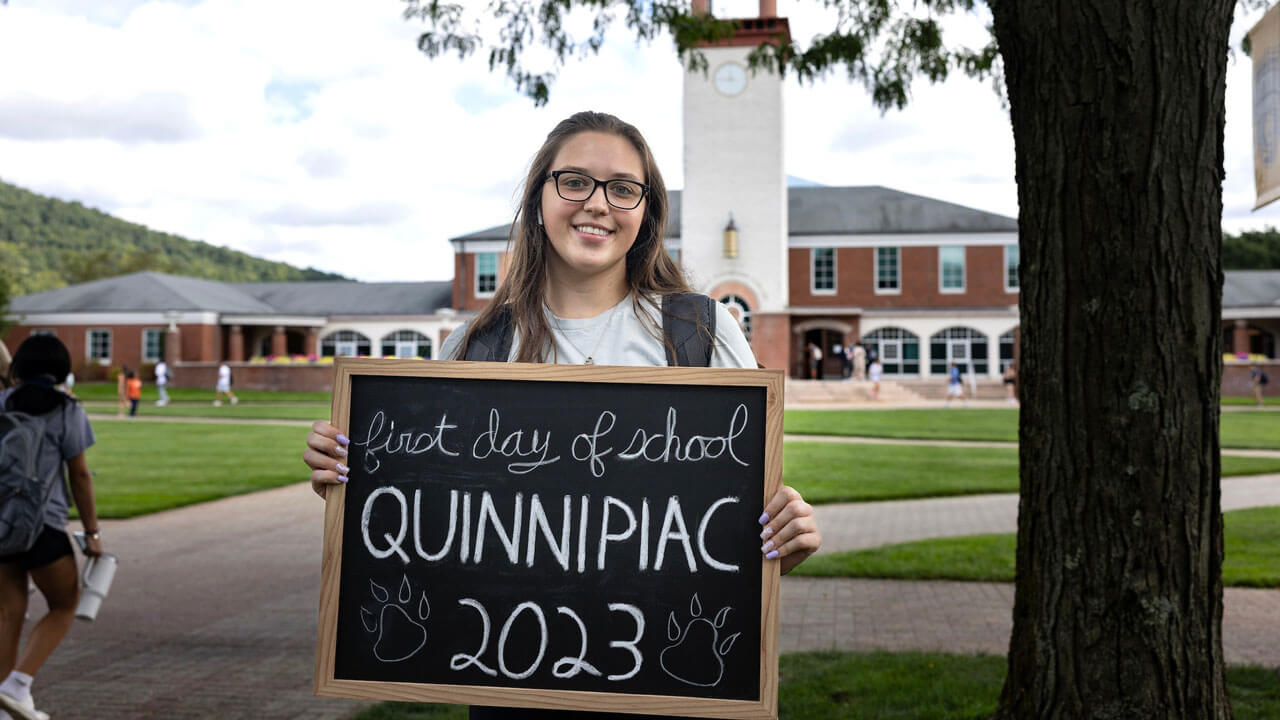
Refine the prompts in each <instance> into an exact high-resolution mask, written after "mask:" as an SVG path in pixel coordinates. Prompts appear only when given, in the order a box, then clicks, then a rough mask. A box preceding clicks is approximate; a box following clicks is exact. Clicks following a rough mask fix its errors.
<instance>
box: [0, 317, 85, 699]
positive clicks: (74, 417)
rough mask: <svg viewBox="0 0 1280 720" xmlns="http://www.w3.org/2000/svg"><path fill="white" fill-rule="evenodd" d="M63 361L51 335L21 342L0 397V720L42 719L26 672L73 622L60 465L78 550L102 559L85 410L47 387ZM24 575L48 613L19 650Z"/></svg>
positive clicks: (71, 562)
mask: <svg viewBox="0 0 1280 720" xmlns="http://www.w3.org/2000/svg"><path fill="white" fill-rule="evenodd" d="M70 371H71V357H70V355H69V354H68V353H67V348H66V346H65V345H63V344H62V342H61V341H60V340H58V339H57V338H56V337H53V336H51V335H36V336H33V337H30V338H27V339H26V340H25V341H24V342H23V343H22V345H20V346H19V347H18V350H17V351H16V352H15V353H14V356H13V365H12V366H11V368H10V372H9V380H10V385H11V388H10V389H7V390H5V391H3V392H0V408H3V412H2V413H0V490H2V491H3V492H4V493H5V495H6V499H5V501H4V503H3V504H0V676H3V677H4V680H3V682H0V711H3V712H0V718H4V717H6V713H7V716H8V717H12V718H22V719H23V720H36V719H38V718H47V717H48V716H47V715H45V714H44V713H42V712H40V711H38V710H36V709H35V701H34V700H33V699H32V697H31V685H32V682H33V680H34V676H35V674H36V673H37V672H38V671H39V670H40V667H41V665H43V664H44V662H45V660H47V659H48V658H49V655H50V654H51V653H52V652H53V651H54V649H55V648H56V647H57V646H58V643H59V642H61V641H62V638H63V636H64V635H66V634H67V630H68V629H70V627H71V623H72V621H73V620H74V619H75V611H76V603H77V602H78V601H79V595H80V590H79V584H78V583H79V574H78V573H77V571H76V560H75V556H74V554H73V552H72V549H71V541H70V540H69V539H68V537H67V530H66V527H67V507H68V505H67V486H66V485H64V483H63V479H62V478H63V474H62V473H63V468H64V467H65V468H66V474H67V479H68V481H69V485H70V489H71V496H72V497H73V498H74V499H75V503H76V507H77V508H78V509H79V511H80V522H81V523H82V524H83V526H84V532H85V536H86V547H85V554H86V555H89V556H97V555H101V554H102V549H103V548H102V536H101V534H100V533H99V532H98V516H97V511H96V509H95V504H94V497H93V478H92V476H91V475H90V474H89V466H88V463H87V461H86V460H85V450H87V449H88V448H89V446H90V445H92V444H93V442H94V436H93V428H91V427H90V426H89V419H88V417H87V416H86V415H85V412H84V409H83V408H82V407H80V405H79V404H78V403H76V401H74V400H72V399H71V398H69V397H67V395H66V394H64V393H62V392H60V391H58V390H57V389H56V388H55V386H56V385H57V384H58V383H59V382H60V381H61V379H62V378H64V377H66V376H67V373H68V372H70ZM28 578H30V579H31V580H34V581H35V584H36V588H37V589H39V590H40V593H41V594H42V595H44V598H45V601H46V603H47V604H48V607H49V610H48V612H47V613H46V614H45V616H44V617H42V618H40V620H39V621H37V622H36V625H35V627H34V628H33V629H32V630H31V634H30V636H29V637H28V638H27V645H26V647H25V648H23V649H22V653H21V654H19V653H18V644H19V640H20V639H21V637H22V625H23V619H24V617H25V615H26V612H27V582H28Z"/></svg>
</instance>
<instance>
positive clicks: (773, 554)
mask: <svg viewBox="0 0 1280 720" xmlns="http://www.w3.org/2000/svg"><path fill="white" fill-rule="evenodd" d="M765 558H766V559H769V560H777V559H778V551H777V550H774V551H773V552H771V553H769V554H768V555H765Z"/></svg>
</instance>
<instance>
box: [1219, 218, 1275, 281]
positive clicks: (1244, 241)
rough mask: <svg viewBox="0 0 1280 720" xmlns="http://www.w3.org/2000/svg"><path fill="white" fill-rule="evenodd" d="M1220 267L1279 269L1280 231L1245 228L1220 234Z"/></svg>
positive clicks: (1229, 268) (1268, 227)
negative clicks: (1233, 232) (1235, 233)
mask: <svg viewBox="0 0 1280 720" xmlns="http://www.w3.org/2000/svg"><path fill="white" fill-rule="evenodd" d="M1222 267H1223V268H1224V269H1226V270H1280V231H1277V230H1276V229H1275V228H1273V227H1271V226H1267V228H1266V229H1265V230H1245V231H1244V232H1242V233H1240V234H1239V235H1232V234H1230V233H1224V234H1223V236H1222Z"/></svg>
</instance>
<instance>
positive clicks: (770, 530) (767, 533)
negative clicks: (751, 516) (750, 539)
mask: <svg viewBox="0 0 1280 720" xmlns="http://www.w3.org/2000/svg"><path fill="white" fill-rule="evenodd" d="M772 534H773V528H771V527H767V528H765V529H764V530H763V531H761V533H760V539H761V540H764V539H766V538H768V537H769V536H770V535H772Z"/></svg>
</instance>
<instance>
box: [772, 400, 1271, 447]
mask: <svg viewBox="0 0 1280 720" xmlns="http://www.w3.org/2000/svg"><path fill="white" fill-rule="evenodd" d="M784 427H785V429H786V432H787V433H789V434H793V435H849V436H862V437H881V438H904V439H911V440H980V441H995V442H1017V441H1018V411H1017V410H1016V409H1013V408H1009V409H985V408H973V409H961V408H952V409H949V410H940V409H933V410H788V411H787V412H786V421H785V424H784ZM1221 432H1222V446H1223V447H1227V448H1264V449H1265V448H1271V449H1280V412H1256V413H1249V412H1227V413H1223V414H1222V428H1221Z"/></svg>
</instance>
